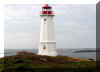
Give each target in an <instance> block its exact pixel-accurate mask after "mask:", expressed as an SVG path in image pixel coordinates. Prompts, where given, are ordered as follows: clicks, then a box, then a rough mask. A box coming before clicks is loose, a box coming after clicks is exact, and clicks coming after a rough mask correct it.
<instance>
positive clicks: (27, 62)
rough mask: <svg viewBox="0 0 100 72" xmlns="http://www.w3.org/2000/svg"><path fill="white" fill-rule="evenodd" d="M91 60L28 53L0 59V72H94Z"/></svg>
mask: <svg viewBox="0 0 100 72" xmlns="http://www.w3.org/2000/svg"><path fill="white" fill-rule="evenodd" d="M95 70H96V62H95V61H94V60H93V59H80V58H75V57H73V58H72V57H68V56H56V57H50V56H41V55H36V54H33V53H30V52H18V53H17V55H13V56H5V57H4V58H1V59H0V72H23V71H24V72H51V71H52V72H62V71H63V72H64V71H68V72H82V71H84V72H88V71H89V72H95Z"/></svg>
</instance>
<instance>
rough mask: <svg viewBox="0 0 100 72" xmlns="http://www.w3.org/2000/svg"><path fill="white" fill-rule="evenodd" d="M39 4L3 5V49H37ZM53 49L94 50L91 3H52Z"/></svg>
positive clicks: (93, 8)
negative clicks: (53, 16) (54, 36)
mask: <svg viewBox="0 0 100 72" xmlns="http://www.w3.org/2000/svg"><path fill="white" fill-rule="evenodd" d="M42 6H43V5H40V4H20V5H19V4H17V5H15V4H9V5H5V10H6V11H5V48H11V49H15V48H17V49H22V48H38V47H39V32H40V11H41V7H42ZM51 6H52V7H53V11H54V12H55V18H54V23H55V33H56V42H57V48H95V47H96V6H95V4H63V5H62V4H55V5H51Z"/></svg>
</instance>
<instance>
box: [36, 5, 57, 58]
mask: <svg viewBox="0 0 100 72" xmlns="http://www.w3.org/2000/svg"><path fill="white" fill-rule="evenodd" d="M40 17H41V22H40V46H39V52H38V54H39V55H47V56H57V52H56V41H55V35H54V34H55V33H54V22H53V17H54V14H53V11H52V7H51V6H49V5H48V4H46V5H45V6H43V7H42V12H41V14H40Z"/></svg>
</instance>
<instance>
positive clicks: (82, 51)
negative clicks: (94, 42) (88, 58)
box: [73, 50, 100, 53]
mask: <svg viewBox="0 0 100 72" xmlns="http://www.w3.org/2000/svg"><path fill="white" fill-rule="evenodd" d="M87 52H88V53H89V52H90V53H91V52H100V50H77V51H74V52H73V53H87Z"/></svg>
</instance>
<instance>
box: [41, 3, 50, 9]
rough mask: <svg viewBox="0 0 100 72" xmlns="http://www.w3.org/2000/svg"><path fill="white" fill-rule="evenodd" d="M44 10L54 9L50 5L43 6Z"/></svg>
mask: <svg viewBox="0 0 100 72" xmlns="http://www.w3.org/2000/svg"><path fill="white" fill-rule="evenodd" d="M43 8H46V9H50V8H52V7H51V6H49V5H48V4H45V5H44V6H43Z"/></svg>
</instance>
